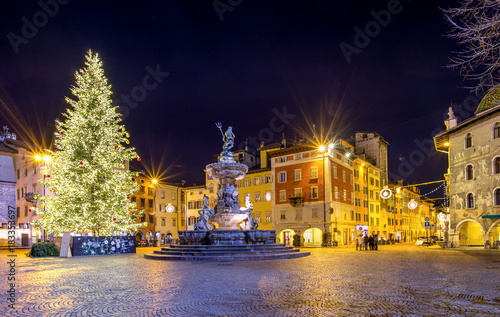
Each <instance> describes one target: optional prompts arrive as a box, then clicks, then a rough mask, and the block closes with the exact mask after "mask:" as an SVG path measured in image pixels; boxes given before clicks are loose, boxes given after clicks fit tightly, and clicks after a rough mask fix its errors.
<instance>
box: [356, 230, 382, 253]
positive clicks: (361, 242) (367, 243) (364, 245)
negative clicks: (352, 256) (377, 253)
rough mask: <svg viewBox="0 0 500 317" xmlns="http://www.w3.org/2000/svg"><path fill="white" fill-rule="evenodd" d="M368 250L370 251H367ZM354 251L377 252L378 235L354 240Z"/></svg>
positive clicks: (359, 237)
mask: <svg viewBox="0 0 500 317" xmlns="http://www.w3.org/2000/svg"><path fill="white" fill-rule="evenodd" d="M368 248H370V249H368ZM356 250H359V251H361V250H378V235H377V234H375V235H373V234H372V235H371V236H368V235H365V236H363V235H361V236H358V237H357V238H356Z"/></svg>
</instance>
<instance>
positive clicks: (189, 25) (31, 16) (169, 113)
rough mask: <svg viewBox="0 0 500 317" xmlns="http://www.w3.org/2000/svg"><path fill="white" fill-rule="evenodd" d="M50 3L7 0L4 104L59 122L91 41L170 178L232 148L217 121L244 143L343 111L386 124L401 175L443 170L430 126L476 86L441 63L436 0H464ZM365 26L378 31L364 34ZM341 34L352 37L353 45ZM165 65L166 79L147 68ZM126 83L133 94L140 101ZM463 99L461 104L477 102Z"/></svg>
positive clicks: (420, 177) (30, 118)
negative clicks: (346, 51) (226, 147)
mask: <svg viewBox="0 0 500 317" xmlns="http://www.w3.org/2000/svg"><path fill="white" fill-rule="evenodd" d="M41 3H51V5H49V6H48V7H47V8H48V9H46V10H45V11H44V9H43V7H42V6H41V5H40V4H39V3H38V2H37V1H2V3H1V4H0V8H1V9H0V21H1V22H0V35H1V40H0V50H1V60H0V74H1V75H0V87H1V89H0V98H1V101H2V103H4V105H3V106H2V107H3V109H4V112H5V105H6V106H7V107H8V108H9V109H14V110H15V111H16V116H17V117H18V118H21V119H22V122H23V127H24V128H26V127H27V126H28V127H30V128H32V129H34V131H37V132H36V133H38V131H48V133H49V134H50V133H51V132H52V131H51V129H52V127H53V123H54V120H55V118H56V117H58V116H59V115H60V113H61V112H62V111H64V109H65V107H66V103H65V101H64V97H65V96H69V95H70V91H69V88H70V86H71V85H73V84H74V78H73V74H74V72H75V71H76V70H78V69H80V68H82V67H83V62H84V55H85V52H86V51H87V50H88V49H89V48H90V49H92V50H94V51H96V52H98V53H99V54H100V56H101V57H102V59H103V61H104V69H105V72H106V75H107V76H108V78H109V80H110V82H111V84H112V86H113V91H114V96H116V98H117V99H116V102H117V103H118V104H119V105H121V106H124V108H122V111H123V113H124V114H126V118H125V124H126V127H127V130H128V131H129V132H130V134H131V143H132V145H134V146H135V147H136V148H137V150H138V152H139V154H140V155H141V156H142V157H143V161H146V162H148V164H149V165H151V159H153V160H154V161H155V162H156V164H158V162H159V158H160V157H162V154H164V155H163V157H164V161H165V164H164V167H165V166H171V168H170V169H169V171H168V175H167V176H170V177H169V178H168V179H167V181H176V180H179V179H186V180H188V182H190V183H192V182H198V183H200V182H203V180H204V173H203V168H204V166H205V165H206V164H208V163H210V162H211V161H212V159H213V155H214V154H217V153H218V152H220V150H221V138H220V132H219V131H218V130H217V128H216V127H215V122H217V121H221V122H222V123H223V125H224V127H227V126H228V125H232V126H233V130H234V132H235V134H236V143H237V144H240V143H241V142H243V141H244V140H245V139H247V138H249V137H250V139H252V138H255V139H257V140H258V139H259V137H260V138H263V139H265V140H264V141H270V140H271V138H274V140H279V139H280V138H281V132H284V133H285V134H286V136H287V137H288V138H289V139H294V136H295V134H296V131H300V130H304V131H307V132H309V133H310V132H311V129H310V127H309V126H308V125H307V122H309V123H315V124H316V125H317V128H316V130H317V131H318V132H319V130H320V129H321V127H322V126H323V127H325V126H326V127H328V126H329V125H330V123H332V122H333V124H332V127H333V132H334V133H335V134H336V136H338V137H341V138H345V139H347V138H349V137H350V136H351V135H353V133H354V132H355V131H375V132H378V133H379V134H381V135H382V136H383V137H384V138H385V139H386V140H387V141H388V142H389V143H390V148H389V156H390V157H389V164H390V171H391V172H392V173H393V174H394V175H399V176H403V177H405V179H406V181H408V182H416V183H420V182H425V181H431V180H438V179H442V174H443V173H444V172H445V171H446V167H447V166H446V165H447V164H446V160H447V158H446V155H444V154H438V153H436V152H435V151H433V150H432V151H428V150H427V148H431V146H430V144H431V143H429V142H430V141H431V140H432V138H431V136H432V132H433V131H434V132H435V131H436V129H443V128H444V124H443V114H444V113H446V112H447V109H448V107H449V106H450V104H451V103H455V104H462V103H464V100H469V99H466V98H467V97H468V96H471V94H470V93H469V92H468V91H467V90H466V89H461V88H458V87H459V86H461V85H462V84H463V83H462V79H461V78H460V77H459V76H458V75H457V72H456V71H454V70H450V69H446V68H444V67H443V66H444V65H446V63H447V60H448V56H450V55H451V51H452V50H457V46H456V44H455V43H454V41H453V40H451V39H449V38H446V37H444V36H443V35H444V34H445V33H446V31H447V29H448V27H447V25H446V23H445V21H444V19H443V15H442V13H441V12H440V10H439V7H442V8H448V7H450V6H455V5H456V2H455V1H410V0H401V1H400V2H399V4H397V1H393V0H391V1H369V0H366V1H361V0H359V1H356V0H346V1H327V0H317V1H285V0H282V1H250V0H232V1H231V0H220V1H180V0H179V1H141V3H140V4H139V3H137V2H135V1H120V2H111V1H108V2H106V3H103V1H67V0H65V1H63V0H60V2H57V1H55V0H42V1H41ZM54 3H57V8H56V7H55V6H54V5H53V4H54ZM214 4H216V5H217V7H218V8H219V11H222V10H224V7H225V9H227V10H226V11H224V12H222V13H221V12H219V13H218V12H217V10H216V8H215V7H214ZM381 10H385V11H384V13H381ZM47 11H49V13H50V14H48V13H44V12H47ZM372 11H374V12H376V14H373V13H372ZM391 11H392V13H390V12H391ZM386 12H389V14H387V13H386ZM50 15H52V16H50ZM375 16H379V17H380V18H378V19H379V20H380V21H379V22H377V18H376V17H375ZM221 17H222V18H223V19H221ZM389 20H390V21H389ZM26 21H29V22H28V24H29V23H34V22H36V23H34V25H35V28H36V29H35V30H34V29H33V28H31V29H30V28H29V27H28V26H27V25H28V24H27V23H26ZM381 24H385V26H383V25H381ZM37 25H38V26H37ZM357 28H359V30H362V32H363V33H365V32H367V31H368V33H370V36H368V37H367V38H364V39H363V38H362V37H363V35H358V36H356V34H359V31H357V30H358V29H357ZM367 28H368V29H367ZM35 33H36V34H35ZM21 38H22V39H21ZM13 43H14V44H13ZM342 43H344V44H342ZM341 45H344V46H345V47H348V46H347V45H351V48H352V49H353V53H352V54H350V55H349V56H348V58H346V56H345V54H343V52H342V50H341ZM354 51H355V52H354ZM348 59H350V62H349V61H348ZM154 70H156V72H158V71H159V72H161V74H160V75H158V74H157V75H156V77H157V79H158V81H160V82H157V81H155V80H153V77H151V78H147V80H146V82H144V78H145V76H147V75H148V74H150V73H151V72H155V71H154ZM165 73H168V76H167V75H166V74H165ZM146 86H147V87H148V89H149V90H148V89H146V88H145V87H146ZM144 93H145V94H144ZM121 95H129V96H131V97H129V100H130V101H128V103H129V105H127V102H126V101H123V100H120V99H121V98H120V96H121ZM134 98H135V100H134ZM470 98H472V99H471V100H472V101H474V98H475V97H474V96H473V95H472V96H471V97H470ZM131 104H132V105H133V106H134V105H135V108H133V107H132V106H130V105H131ZM285 108H286V113H287V115H286V116H285V115H284V114H283V112H284V111H285V110H284V109H285ZM464 109H465V110H464V111H463V112H462V113H463V114H462V115H461V117H462V118H465V117H467V116H469V115H472V113H473V111H474V109H472V107H469V109H472V110H467V109H466V108H464ZM4 115H5V114H4ZM459 116H460V115H459ZM280 117H281V118H283V117H285V119H284V120H281V119H280ZM292 117H293V118H292ZM273 118H276V119H273ZM3 119H4V120H2V122H1V123H2V124H3V123H6V122H8V120H7V118H6V117H4V118H3ZM283 121H284V122H285V123H283ZM270 132H271V133H270ZM257 142H259V140H258V141H257ZM172 175H174V176H172Z"/></svg>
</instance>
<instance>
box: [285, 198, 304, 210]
mask: <svg viewBox="0 0 500 317" xmlns="http://www.w3.org/2000/svg"><path fill="white" fill-rule="evenodd" d="M288 199H289V200H290V205H292V207H299V206H300V207H302V206H304V201H305V199H304V197H303V196H296V197H289V198H288Z"/></svg>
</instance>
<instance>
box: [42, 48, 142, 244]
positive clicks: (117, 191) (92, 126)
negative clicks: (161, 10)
mask: <svg viewBox="0 0 500 317" xmlns="http://www.w3.org/2000/svg"><path fill="white" fill-rule="evenodd" d="M85 65H86V66H85V68H84V69H82V70H80V71H78V72H76V74H75V79H76V86H73V87H71V92H72V94H73V95H74V97H75V98H66V102H67V103H68V104H69V108H68V109H67V110H66V113H63V114H62V116H63V117H64V118H63V120H56V132H55V150H54V151H52V161H51V163H50V164H46V166H45V167H44V169H43V174H44V178H43V180H42V181H41V182H42V184H44V185H45V187H46V189H47V190H49V191H50V192H51V193H52V195H45V196H42V197H41V198H40V200H41V210H39V212H40V213H41V214H42V215H43V218H42V219H40V220H39V221H38V222H37V223H36V225H37V226H39V227H42V228H44V229H46V230H47V232H48V233H55V234H60V233H62V232H65V231H70V232H92V233H94V234H98V235H110V234H113V233H116V234H121V233H122V232H133V231H136V230H137V228H138V227H140V226H142V225H144V223H138V222H137V220H138V219H140V216H141V214H142V211H138V210H137V209H136V204H135V202H131V200H130V197H131V196H132V195H133V193H134V192H135V191H136V190H137V189H138V188H139V185H138V183H137V182H135V181H134V180H133V176H134V174H135V173H133V172H132V171H130V170H128V169H127V165H128V164H127V163H128V162H129V161H131V160H132V159H134V158H137V159H138V160H140V158H138V156H137V154H136V153H135V150H134V148H133V147H127V146H124V143H125V144H129V143H130V142H129V140H128V137H129V134H128V133H127V131H126V130H125V127H124V126H123V125H122V124H120V122H121V121H122V119H121V114H118V113H117V112H116V108H117V107H113V106H112V105H111V98H110V97H111V95H112V92H111V85H109V84H108V80H107V79H106V77H105V76H104V71H103V69H102V61H101V60H100V59H99V57H98V55H97V54H95V53H92V51H89V52H88V54H87V56H86V62H85Z"/></svg>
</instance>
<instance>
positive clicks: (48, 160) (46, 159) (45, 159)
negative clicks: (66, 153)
mask: <svg viewBox="0 0 500 317" xmlns="http://www.w3.org/2000/svg"><path fill="white" fill-rule="evenodd" d="M43 160H44V161H45V162H47V163H48V162H50V161H52V158H51V157H50V156H48V155H44V156H43Z"/></svg>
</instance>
